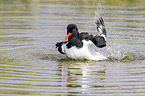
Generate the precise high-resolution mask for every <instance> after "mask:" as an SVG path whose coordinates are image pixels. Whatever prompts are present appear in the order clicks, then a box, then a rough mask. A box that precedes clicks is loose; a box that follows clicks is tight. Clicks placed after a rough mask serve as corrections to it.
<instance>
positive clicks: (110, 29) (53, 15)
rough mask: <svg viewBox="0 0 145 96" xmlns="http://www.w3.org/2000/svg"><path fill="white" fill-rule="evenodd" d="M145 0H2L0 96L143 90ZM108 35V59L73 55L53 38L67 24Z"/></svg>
mask: <svg viewBox="0 0 145 96" xmlns="http://www.w3.org/2000/svg"><path fill="white" fill-rule="evenodd" d="M144 5H145V2H144V0H134V1H132V0H125V1H122V0H117V1H115V0H112V1H109V0H103V1H102V0H100V1H96V0H94V1H93V0H84V1H81V0H77V1H73V0H69V1H68V0H57V1H56V0H11V1H10V0H3V1H2V2H1V3H0V21H1V23H0V95H1V96H16V95H19V96H45V95H46V96H48V95H50V96H60V95H61V96H69V95H86V96H88V95H94V96H104V95H110V96H125V95H129V96H133V95H134V96H139V95H143V96H144V95H145V91H144V90H145V77H144V76H145V55H144V54H145V50H144V49H145V27H144V24H145V7H144ZM100 16H102V17H103V18H104V21H105V25H106V29H107V33H108V37H107V47H106V48H103V49H99V51H100V52H101V53H102V54H104V55H105V56H107V57H110V58H113V59H112V60H106V61H87V60H72V59H68V58H67V57H66V56H64V55H61V54H59V53H58V51H57V49H56V48H55V44H56V42H58V41H62V40H63V39H64V38H65V36H66V26H67V25H68V24H69V23H75V24H77V25H78V27H79V31H80V32H81V31H87V32H89V33H91V34H94V35H95V34H99V33H98V32H97V31H96V27H95V24H94V22H95V20H96V19H97V18H98V17H100Z"/></svg>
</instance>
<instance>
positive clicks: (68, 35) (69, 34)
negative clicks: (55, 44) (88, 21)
mask: <svg viewBox="0 0 145 96" xmlns="http://www.w3.org/2000/svg"><path fill="white" fill-rule="evenodd" d="M71 34H72V33H70V32H69V33H68V34H67V36H66V37H65V39H64V40H63V42H65V41H66V40H67V38H68V37H70V36H71Z"/></svg>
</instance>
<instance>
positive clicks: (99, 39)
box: [56, 17, 108, 60]
mask: <svg viewBox="0 0 145 96" xmlns="http://www.w3.org/2000/svg"><path fill="white" fill-rule="evenodd" d="M95 23H96V25H97V27H96V28H97V30H98V31H99V32H100V34H99V35H92V34H89V33H88V32H81V33H79V32H78V27H77V25H76V24H69V25H68V26H67V36H66V38H65V39H64V40H63V41H62V42H57V43H56V48H58V51H59V52H60V53H61V54H66V56H67V57H68V58H71V59H86V60H105V59H108V58H107V57H105V56H104V55H103V54H101V53H99V52H98V48H103V47H106V46H107V44H106V37H107V32H106V28H105V24H104V20H103V18H102V17H100V18H99V19H97V20H96V22H95ZM67 39H68V40H67Z"/></svg>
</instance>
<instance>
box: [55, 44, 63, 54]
mask: <svg viewBox="0 0 145 96" xmlns="http://www.w3.org/2000/svg"><path fill="white" fill-rule="evenodd" d="M63 43H64V42H57V43H56V48H58V51H59V52H60V53H61V54H65V53H64V52H63V50H62V44H63Z"/></svg>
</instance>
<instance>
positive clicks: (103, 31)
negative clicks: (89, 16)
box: [95, 17, 107, 37]
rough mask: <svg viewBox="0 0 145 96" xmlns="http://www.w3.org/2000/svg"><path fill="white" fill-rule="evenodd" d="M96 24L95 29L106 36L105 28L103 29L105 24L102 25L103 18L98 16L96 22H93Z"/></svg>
mask: <svg viewBox="0 0 145 96" xmlns="http://www.w3.org/2000/svg"><path fill="white" fill-rule="evenodd" d="M95 23H96V25H97V30H98V31H99V32H100V35H105V37H106V36H107V33H106V29H105V25H104V21H103V18H102V17H100V18H99V19H98V20H97V22H95Z"/></svg>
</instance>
